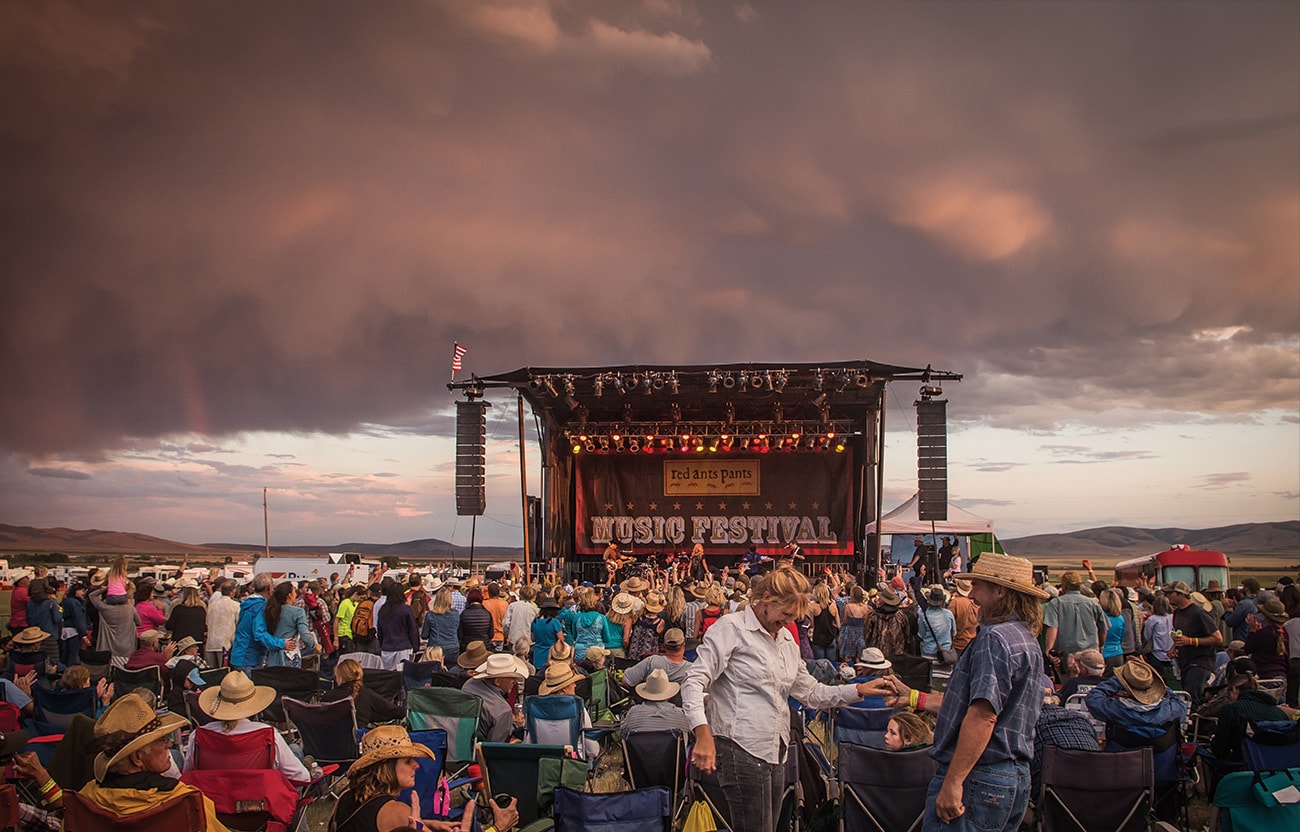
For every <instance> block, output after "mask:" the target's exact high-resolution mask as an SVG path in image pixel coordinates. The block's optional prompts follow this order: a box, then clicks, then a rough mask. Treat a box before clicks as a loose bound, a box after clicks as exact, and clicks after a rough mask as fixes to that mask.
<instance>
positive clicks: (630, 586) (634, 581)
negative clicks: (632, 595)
mask: <svg viewBox="0 0 1300 832" xmlns="http://www.w3.org/2000/svg"><path fill="white" fill-rule="evenodd" d="M649 588H650V584H648V583H646V582H645V581H643V580H641V579H640V578H638V577H637V576H635V575H633V576H632V577H631V578H628V579H627V580H626V581H624V582H623V591H624V592H645V591H646V590H647V589H649Z"/></svg>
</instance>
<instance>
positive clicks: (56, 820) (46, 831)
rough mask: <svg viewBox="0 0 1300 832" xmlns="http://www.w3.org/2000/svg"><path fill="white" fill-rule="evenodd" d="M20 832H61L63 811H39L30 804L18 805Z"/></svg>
mask: <svg viewBox="0 0 1300 832" xmlns="http://www.w3.org/2000/svg"><path fill="white" fill-rule="evenodd" d="M18 829H19V832H59V830H61V829H63V810H62V809H37V808H36V807H35V806H33V805H31V804H30V803H19V804H18Z"/></svg>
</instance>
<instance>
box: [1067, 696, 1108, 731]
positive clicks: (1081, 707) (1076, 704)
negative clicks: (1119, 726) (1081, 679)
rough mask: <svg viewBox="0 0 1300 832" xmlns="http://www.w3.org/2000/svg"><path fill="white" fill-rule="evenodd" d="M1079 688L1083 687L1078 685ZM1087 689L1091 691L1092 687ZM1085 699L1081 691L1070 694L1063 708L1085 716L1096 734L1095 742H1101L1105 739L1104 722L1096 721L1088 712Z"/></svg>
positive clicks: (1090, 712)
mask: <svg viewBox="0 0 1300 832" xmlns="http://www.w3.org/2000/svg"><path fill="white" fill-rule="evenodd" d="M1079 687H1084V686H1083V685H1080V686H1079ZM1088 688H1089V689H1090V690H1091V688H1092V685H1088ZM1086 698H1087V694H1086V692H1083V691H1081V692H1079V693H1072V694H1070V695H1069V697H1067V698H1066V700H1065V707H1066V709H1067V710H1071V711H1078V712H1079V713H1081V714H1083V715H1085V716H1087V717H1088V719H1089V720H1090V721H1091V722H1092V729H1093V730H1094V731H1096V732H1097V741H1098V742H1101V741H1102V740H1104V739H1106V722H1105V721H1104V720H1100V719H1097V718H1096V717H1095V716H1093V715H1092V711H1090V710H1088V703H1087V702H1086V701H1085V699H1086Z"/></svg>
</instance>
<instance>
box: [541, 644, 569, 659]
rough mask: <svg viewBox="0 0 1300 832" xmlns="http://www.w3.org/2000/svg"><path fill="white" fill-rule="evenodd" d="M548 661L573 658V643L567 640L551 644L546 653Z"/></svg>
mask: <svg viewBox="0 0 1300 832" xmlns="http://www.w3.org/2000/svg"><path fill="white" fill-rule="evenodd" d="M546 660H547V661H548V662H567V661H572V660H573V645H572V644H569V643H568V642H567V641H557V642H555V643H554V644H552V645H551V649H550V650H549V651H548V652H547V654H546Z"/></svg>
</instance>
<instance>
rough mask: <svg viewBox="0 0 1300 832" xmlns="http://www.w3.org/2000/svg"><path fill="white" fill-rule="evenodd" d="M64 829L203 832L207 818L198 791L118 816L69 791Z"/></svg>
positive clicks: (80, 831) (74, 831)
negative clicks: (142, 810) (150, 807)
mask: <svg viewBox="0 0 1300 832" xmlns="http://www.w3.org/2000/svg"><path fill="white" fill-rule="evenodd" d="M63 828H64V829H66V830H67V832H177V830H180V829H184V830H187V832H204V830H206V829H207V828H208V816H207V813H206V812H205V811H204V809H203V793H202V792H198V791H187V792H185V793H184V794H182V795H180V796H179V797H175V798H173V799H171V800H168V801H166V802H165V803H160V804H159V805H157V806H155V807H154V808H152V809H149V810H148V811H145V812H136V813H135V814H131V815H119V814H116V813H115V812H110V811H108V810H107V809H103V808H100V806H98V805H97V804H95V803H91V802H90V800H89V799H87V798H85V797H82V796H81V794H80V793H78V792H75V791H72V790H68V791H66V792H64V793H63Z"/></svg>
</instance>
